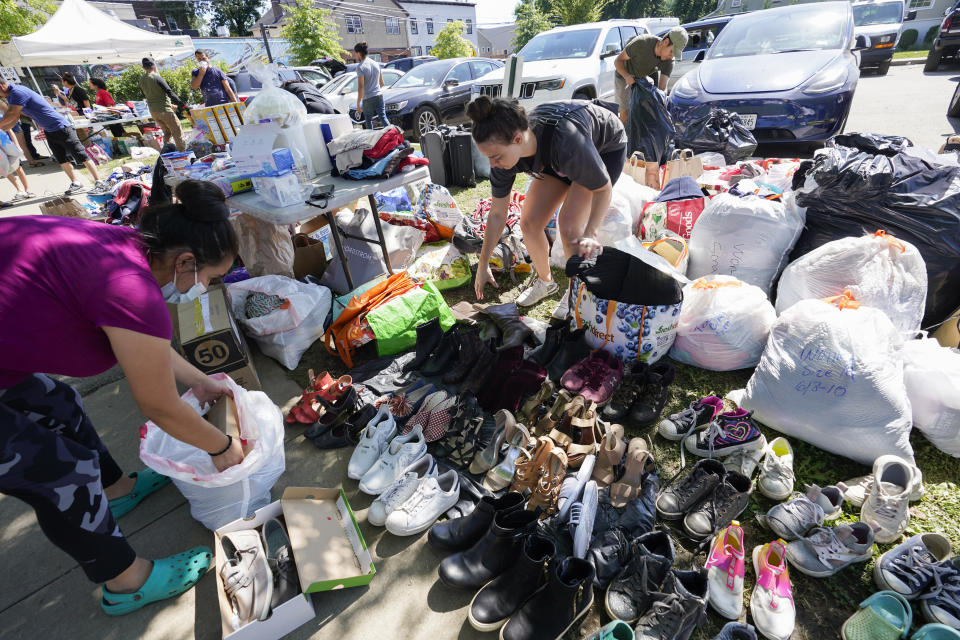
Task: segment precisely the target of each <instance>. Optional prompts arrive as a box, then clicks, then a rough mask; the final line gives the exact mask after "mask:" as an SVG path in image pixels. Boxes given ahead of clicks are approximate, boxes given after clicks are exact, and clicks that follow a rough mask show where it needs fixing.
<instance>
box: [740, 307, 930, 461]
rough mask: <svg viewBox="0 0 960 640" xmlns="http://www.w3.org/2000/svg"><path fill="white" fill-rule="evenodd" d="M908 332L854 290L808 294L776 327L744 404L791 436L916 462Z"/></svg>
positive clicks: (841, 450)
mask: <svg viewBox="0 0 960 640" xmlns="http://www.w3.org/2000/svg"><path fill="white" fill-rule="evenodd" d="M903 354H904V346H903V338H902V337H901V335H900V332H899V331H898V330H897V329H896V327H894V326H893V323H892V322H890V319H889V318H888V317H887V315H886V314H885V313H884V312H883V311H881V310H879V309H875V308H873V307H868V306H866V305H862V306H861V305H860V303H859V302H857V301H856V300H855V299H854V298H853V295H852V294H850V292H845V293H844V295H842V296H837V297H835V298H828V299H825V300H817V299H811V300H801V301H800V302H798V303H796V304H795V305H793V306H791V307H790V308H789V309H787V310H786V311H784V312H783V313H782V314H781V315H780V317H779V318H777V321H776V322H774V323H773V327H771V329H770V338H769V340H768V341H767V346H766V348H765V349H764V351H763V356H762V357H761V358H760V364H759V365H757V369H756V371H754V373H753V376H752V377H751V378H750V381H749V382H748V383H747V389H746V393H745V394H744V397H743V399H742V401H741V402H740V406H741V407H743V408H744V409H748V410H750V411H753V412H754V414H753V415H754V418H756V419H757V420H759V421H760V422H762V423H764V424H766V425H767V426H769V427H772V428H774V429H776V430H777V431H780V432H782V433H784V434H786V435H788V436H792V437H794V438H799V439H801V440H804V441H806V442H809V443H810V444H812V445H814V446H816V447H819V448H821V449H823V450H825V451H829V452H831V453H835V454H837V455H841V456H846V457H848V458H850V459H852V460H855V461H857V462H859V463H861V464H865V465H872V464H873V461H874V460H875V459H877V458H878V457H880V456H882V455H886V454H892V455H896V456H900V457H902V458H905V459H907V460H909V461H913V447H911V446H910V426H911V421H910V401H909V400H908V399H907V392H906V387H905V386H904V375H903Z"/></svg>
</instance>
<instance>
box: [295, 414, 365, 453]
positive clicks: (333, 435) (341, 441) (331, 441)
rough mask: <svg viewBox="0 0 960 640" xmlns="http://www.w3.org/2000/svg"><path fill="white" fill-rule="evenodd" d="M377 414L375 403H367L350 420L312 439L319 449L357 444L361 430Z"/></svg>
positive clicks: (339, 447) (340, 447)
mask: <svg viewBox="0 0 960 640" xmlns="http://www.w3.org/2000/svg"><path fill="white" fill-rule="evenodd" d="M375 415H377V410H376V409H374V408H373V405H369V404H365V405H363V408H362V409H360V410H359V411H357V412H356V413H354V414H353V415H352V416H351V417H350V419H349V420H348V421H344V422H343V423H341V424H339V425H337V426H335V427H333V428H332V429H330V430H328V431H326V432H325V433H322V434H320V435H319V436H316V437H314V438H310V440H311V441H312V442H313V444H315V445H316V446H317V448H318V449H342V448H343V447H349V446H350V445H355V444H357V442H358V441H359V440H360V431H362V430H363V428H364V427H366V426H367V423H368V422H370V421H371V420H372V419H373V417H374V416H375Z"/></svg>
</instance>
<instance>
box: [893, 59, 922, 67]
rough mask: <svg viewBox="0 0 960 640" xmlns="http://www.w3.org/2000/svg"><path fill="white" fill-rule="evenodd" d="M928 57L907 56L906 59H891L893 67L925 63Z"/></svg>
mask: <svg viewBox="0 0 960 640" xmlns="http://www.w3.org/2000/svg"><path fill="white" fill-rule="evenodd" d="M926 61H927V59H926V58H907V59H906V60H891V61H890V66H891V67H906V66H908V65H911V64H923V63H924V62H926Z"/></svg>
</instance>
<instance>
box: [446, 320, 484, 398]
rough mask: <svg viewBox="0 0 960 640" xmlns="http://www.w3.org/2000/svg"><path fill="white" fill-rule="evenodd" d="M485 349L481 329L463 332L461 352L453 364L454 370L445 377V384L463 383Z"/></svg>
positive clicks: (473, 328)
mask: <svg viewBox="0 0 960 640" xmlns="http://www.w3.org/2000/svg"><path fill="white" fill-rule="evenodd" d="M483 348H484V346H483V341H482V340H480V327H471V328H469V329H465V330H464V331H461V332H460V351H459V353H458V354H457V358H456V361H455V362H454V363H453V368H452V369H451V370H450V371H449V372H448V373H447V374H446V375H445V376H443V383H444V384H458V383H460V382H462V381H463V379H464V378H466V377H467V374H469V373H470V370H471V369H472V368H473V365H474V364H476V362H477V360H478V359H479V358H480V355H481V353H482V352H483Z"/></svg>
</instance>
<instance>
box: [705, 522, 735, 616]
mask: <svg viewBox="0 0 960 640" xmlns="http://www.w3.org/2000/svg"><path fill="white" fill-rule="evenodd" d="M704 568H705V569H706V570H707V582H709V583H710V590H709V592H708V593H709V595H708V597H707V602H708V603H709V604H710V606H711V607H713V609H714V611H716V612H717V613H719V614H720V615H722V616H723V617H724V618H727V619H728V620H737V619H738V618H739V617H740V614H741V613H742V612H743V574H744V551H743V528H741V527H740V523H739V522H737V521H736V520H734V521H733V522H731V523H730V526H728V527H726V528H725V529H723V530H722V531H721V532H720V533H718V534H717V536H716V537H715V538H714V539H713V544H712V545H711V546H710V555H709V556H708V557H707V564H706V566H705V567H704Z"/></svg>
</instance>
